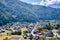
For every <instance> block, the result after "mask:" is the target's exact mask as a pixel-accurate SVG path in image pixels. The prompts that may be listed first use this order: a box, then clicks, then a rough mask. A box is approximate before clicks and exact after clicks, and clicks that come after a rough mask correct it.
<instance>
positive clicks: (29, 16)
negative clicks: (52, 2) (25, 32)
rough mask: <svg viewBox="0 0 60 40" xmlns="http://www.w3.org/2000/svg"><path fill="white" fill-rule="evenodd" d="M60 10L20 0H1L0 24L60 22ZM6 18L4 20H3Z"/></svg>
mask: <svg viewBox="0 0 60 40" xmlns="http://www.w3.org/2000/svg"><path fill="white" fill-rule="evenodd" d="M59 13H60V9H58V8H57V9H56V8H51V7H45V6H39V5H31V4H27V3H24V2H21V1H19V0H9V1H8V0H0V15H1V16H0V24H6V23H10V22H17V21H19V22H37V21H39V20H60V19H59V18H60V14H59ZM3 18H4V20H5V21H4V20H3Z"/></svg>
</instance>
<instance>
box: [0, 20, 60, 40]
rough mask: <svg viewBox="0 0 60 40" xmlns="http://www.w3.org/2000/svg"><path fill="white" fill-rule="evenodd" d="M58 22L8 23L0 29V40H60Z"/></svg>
mask: <svg viewBox="0 0 60 40" xmlns="http://www.w3.org/2000/svg"><path fill="white" fill-rule="evenodd" d="M59 23H60V22H58V21H49V22H48V21H40V22H37V23H26V22H25V23H20V22H16V23H9V24H7V25H3V26H1V27H0V40H60V24H59Z"/></svg>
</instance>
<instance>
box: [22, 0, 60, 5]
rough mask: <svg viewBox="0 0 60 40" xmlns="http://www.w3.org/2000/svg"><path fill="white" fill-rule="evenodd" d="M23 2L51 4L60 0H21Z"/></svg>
mask: <svg viewBox="0 0 60 40" xmlns="http://www.w3.org/2000/svg"><path fill="white" fill-rule="evenodd" d="M21 1H23V2H27V3H30V4H33V5H36V4H37V5H46V6H48V5H51V4H55V3H56V4H57V3H60V0H21Z"/></svg>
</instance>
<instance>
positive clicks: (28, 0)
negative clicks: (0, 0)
mask: <svg viewBox="0 0 60 40" xmlns="http://www.w3.org/2000/svg"><path fill="white" fill-rule="evenodd" d="M21 1H23V2H27V3H31V4H40V1H41V0H21Z"/></svg>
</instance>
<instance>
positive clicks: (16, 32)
mask: <svg viewBox="0 0 60 40" xmlns="http://www.w3.org/2000/svg"><path fill="white" fill-rule="evenodd" d="M11 34H12V35H21V30H19V31H15V32H12V33H11Z"/></svg>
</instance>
